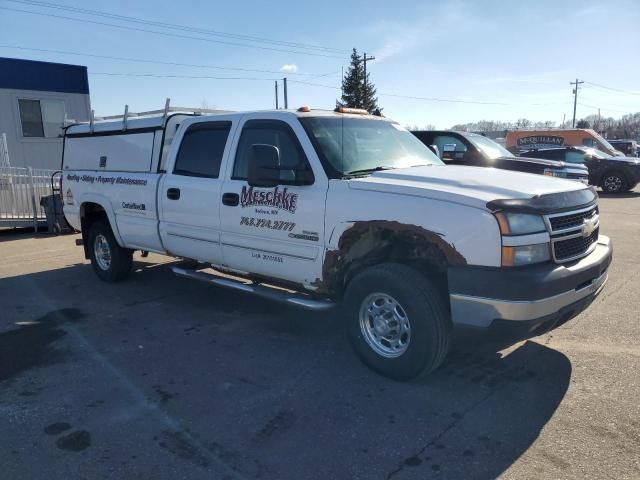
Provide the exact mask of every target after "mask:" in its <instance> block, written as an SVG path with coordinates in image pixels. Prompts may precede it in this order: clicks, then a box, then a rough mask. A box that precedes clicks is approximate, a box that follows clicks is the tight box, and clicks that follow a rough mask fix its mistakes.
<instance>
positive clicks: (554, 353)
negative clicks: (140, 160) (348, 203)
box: [0, 190, 640, 480]
mask: <svg viewBox="0 0 640 480" xmlns="http://www.w3.org/2000/svg"><path fill="white" fill-rule="evenodd" d="M600 202H601V203H600V204H601V219H602V227H601V233H602V234H605V235H608V236H610V237H611V238H612V240H613V242H614V261H613V264H612V266H611V269H610V276H609V282H608V284H607V286H606V288H605V290H604V292H603V293H602V294H601V295H600V296H599V297H598V298H597V299H596V300H595V302H594V303H593V304H592V305H591V306H590V308H589V309H588V310H587V311H585V312H584V313H582V314H581V315H579V316H578V317H576V318H575V319H573V320H572V321H570V322H569V323H567V324H566V325H564V326H562V327H560V328H559V329H557V330H555V331H553V332H551V333H550V334H546V335H544V336H541V337H537V338H535V339H533V340H530V341H526V342H521V343H518V344H516V345H514V346H513V347H510V348H508V349H507V350H503V351H500V352H496V351H491V350H487V349H471V348H470V347H465V348H458V349H456V350H454V351H453V352H452V353H451V355H450V356H449V358H448V360H447V362H446V363H445V365H444V366H443V367H442V368H441V369H440V370H438V371H437V372H436V373H435V374H434V375H432V376H431V377H430V378H428V379H427V380H425V381H422V382H418V383H416V382H410V383H399V382H394V381H391V380H388V379H386V378H383V377H380V376H378V375H376V374H375V373H373V372H371V371H370V370H368V369H367V368H366V367H364V366H363V365H362V364H361V363H360V362H359V361H358V359H357V358H356V356H355V355H354V354H353V353H352V351H351V349H350V347H349V345H348V343H347V341H346V339H345V335H344V331H343V328H342V326H341V322H340V316H339V314H338V312H337V311H331V312H328V313H313V312H308V311H305V310H298V309H295V308H291V307H286V306H283V305H281V304H278V303H273V302H269V301H266V300H261V299H258V298H254V297H250V296H247V295H245V294H241V293H237V292H233V291H228V290H223V289H220V288H215V287H211V286H209V285H205V284H201V283H197V282H193V281H189V280H187V279H179V278H176V277H174V276H173V274H172V273H171V271H170V269H169V266H170V265H172V264H173V263H174V261H173V260H172V259H170V258H167V257H162V256H158V255H153V254H152V255H149V257H147V258H141V257H140V255H139V254H137V255H136V256H135V272H134V274H133V275H132V277H131V279H129V280H128V281H126V282H124V283H120V284H106V283H103V282H100V281H99V280H98V279H97V277H96V276H95V275H94V273H93V271H92V269H91V266H90V265H89V264H88V262H87V261H86V260H84V258H83V254H82V249H81V248H80V247H76V246H75V244H74V240H75V238H77V236H75V235H67V236H60V237H54V236H49V235H46V234H35V235H34V234H32V233H28V232H18V233H16V232H6V231H5V232H2V233H0V478H2V479H11V480H21V479H65V480H66V479H87V480H88V479H91V480H93V479H116V478H117V479H129V478H132V479H136V480H146V479H149V480H150V479H154V480H155V479H172V480H174V479H227V478H228V479H257V478H260V479H278V480H280V479H394V480H396V479H397V480H400V479H424V478H469V479H491V478H495V477H502V478H508V479H524V478H558V479H560V478H562V479H564V478H611V479H637V478H640V345H639V340H640V271H639V270H640V249H639V248H638V245H639V244H640V190H637V191H636V192H632V193H630V194H628V195H624V196H607V197H604V198H601V200H600Z"/></svg>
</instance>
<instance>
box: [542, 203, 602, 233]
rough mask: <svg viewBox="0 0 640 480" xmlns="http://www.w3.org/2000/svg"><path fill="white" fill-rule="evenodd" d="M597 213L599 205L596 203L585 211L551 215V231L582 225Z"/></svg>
mask: <svg viewBox="0 0 640 480" xmlns="http://www.w3.org/2000/svg"><path fill="white" fill-rule="evenodd" d="M597 214H598V206H597V205H594V206H593V207H590V208H589V209H586V210H583V211H579V212H571V213H566V214H561V215H554V216H550V217H549V224H550V225H551V233H553V232H557V231H560V230H566V229H568V228H575V227H582V223H583V222H584V220H585V219H590V218H593V216H594V215H597Z"/></svg>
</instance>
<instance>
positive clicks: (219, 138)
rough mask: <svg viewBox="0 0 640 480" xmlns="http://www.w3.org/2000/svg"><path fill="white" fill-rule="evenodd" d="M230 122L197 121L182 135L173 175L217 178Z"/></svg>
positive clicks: (229, 129)
mask: <svg viewBox="0 0 640 480" xmlns="http://www.w3.org/2000/svg"><path fill="white" fill-rule="evenodd" d="M230 131H231V122H211V123H197V124H195V125H192V126H191V127H189V129H188V130H187V131H186V132H185V134H184V137H182V143H181V144H180V150H179V151H178V157H177V158H176V164H175V166H174V167H173V173H174V174H175V175H186V176H190V177H205V178H218V175H220V165H221V163H222V156H223V154H224V147H225V145H226V144H227V139H228V138H229V132H230Z"/></svg>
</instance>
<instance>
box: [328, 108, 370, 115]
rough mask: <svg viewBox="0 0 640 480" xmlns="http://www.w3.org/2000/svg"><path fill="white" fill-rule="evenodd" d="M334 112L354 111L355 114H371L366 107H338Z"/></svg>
mask: <svg viewBox="0 0 640 480" xmlns="http://www.w3.org/2000/svg"><path fill="white" fill-rule="evenodd" d="M334 112H337V113H352V114H354V115H369V112H367V111H366V110H365V109H364V108H349V107H336V109H335V110H334Z"/></svg>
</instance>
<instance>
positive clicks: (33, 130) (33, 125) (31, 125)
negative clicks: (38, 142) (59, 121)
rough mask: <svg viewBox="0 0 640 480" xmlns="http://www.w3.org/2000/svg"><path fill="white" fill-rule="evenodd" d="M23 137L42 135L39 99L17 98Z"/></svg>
mask: <svg viewBox="0 0 640 480" xmlns="http://www.w3.org/2000/svg"><path fill="white" fill-rule="evenodd" d="M18 106H19V108H20V124H21V125H22V136H23V137H30V138H33V137H44V127H43V126H42V112H41V111H40V100H25V99H23V98H21V99H19V100H18Z"/></svg>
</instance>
